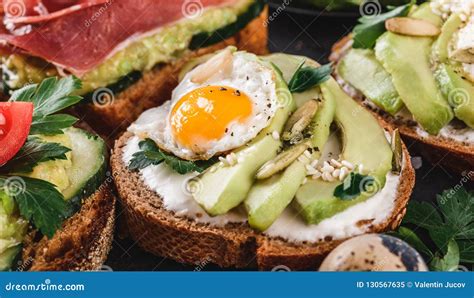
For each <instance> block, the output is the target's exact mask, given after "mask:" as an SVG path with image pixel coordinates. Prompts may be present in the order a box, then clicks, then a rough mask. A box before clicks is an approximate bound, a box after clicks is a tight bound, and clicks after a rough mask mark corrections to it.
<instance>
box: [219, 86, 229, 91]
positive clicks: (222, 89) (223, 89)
mask: <svg viewBox="0 0 474 298" xmlns="http://www.w3.org/2000/svg"><path fill="white" fill-rule="evenodd" d="M219 90H220V91H227V88H224V87H221V88H220V89H219Z"/></svg>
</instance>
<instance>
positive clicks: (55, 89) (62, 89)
mask: <svg viewBox="0 0 474 298" xmlns="http://www.w3.org/2000/svg"><path fill="white" fill-rule="evenodd" d="M80 88H82V83H81V80H79V79H78V78H76V77H75V76H69V77H66V78H63V79H60V80H58V79H57V78H56V77H50V78H47V79H45V80H43V81H42V82H41V84H40V85H39V86H38V85H37V84H33V85H28V86H26V87H23V88H21V89H19V90H16V91H14V92H13V93H12V96H11V97H10V101H27V102H32V103H33V104H34V107H35V108H34V111H33V116H47V115H51V114H53V113H56V112H58V111H60V110H63V109H65V108H67V107H69V106H71V105H74V104H76V103H78V102H79V101H81V99H82V97H80V96H77V95H70V94H72V93H73V92H74V91H75V90H79V89H80Z"/></svg>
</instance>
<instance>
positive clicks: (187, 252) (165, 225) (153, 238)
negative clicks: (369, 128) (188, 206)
mask: <svg viewBox="0 0 474 298" xmlns="http://www.w3.org/2000/svg"><path fill="white" fill-rule="evenodd" d="M130 137H131V134H130V133H128V132H127V133H125V134H124V135H123V136H122V137H121V138H120V139H118V140H117V141H116V143H115V149H114V153H113V154H112V157H111V167H112V172H113V175H114V182H115V184H116V187H117V190H118V194H119V198H120V202H121V203H122V206H123V209H124V215H125V220H126V223H127V226H128V228H129V231H130V235H131V236H132V237H133V238H134V239H135V240H136V241H137V243H138V245H139V246H140V247H142V248H143V249H145V250H147V251H149V252H151V253H153V254H156V255H159V256H164V257H167V258H171V259H174V260H176V261H179V262H182V263H188V264H202V263H203V262H205V263H209V262H211V263H215V264H217V265H219V266H221V267H237V268H242V267H250V268H255V267H257V268H258V269H260V270H272V269H273V268H275V267H277V266H279V265H284V266H287V267H288V268H290V269H291V270H314V269H316V268H317V266H319V264H320V263H321V262H322V260H323V258H324V257H325V256H326V255H327V254H328V253H329V252H330V251H331V250H332V249H333V248H334V247H336V246H337V245H338V244H339V243H340V242H341V241H343V240H337V241H333V240H330V239H326V240H325V241H324V242H322V243H317V244H294V243H289V242H286V241H283V240H280V239H275V238H269V237H267V236H265V235H263V234H260V233H257V232H255V231H254V230H252V229H251V228H250V227H249V226H248V225H247V224H229V225H227V226H225V227H223V228H219V227H214V226H210V225H206V224H199V223H196V222H194V221H193V220H189V219H185V218H179V217H176V216H175V215H174V214H173V213H172V212H170V211H168V210H166V209H164V208H163V205H162V199H161V197H160V196H158V195H157V194H156V193H155V192H153V191H152V190H150V189H149V188H148V187H147V186H146V185H145V184H144V182H143V181H142V180H141V178H140V176H139V173H138V172H130V171H129V170H128V169H127V167H126V165H125V164H124V162H123V161H122V150H123V147H124V146H125V145H126V142H127V140H128V139H129V138H130ZM403 150H404V158H405V161H404V162H405V167H404V169H403V172H402V175H403V176H402V177H403V178H402V179H401V184H400V185H399V188H398V198H397V200H396V204H395V208H394V211H393V212H392V214H391V216H390V217H389V218H387V220H386V221H384V222H383V223H381V224H379V225H376V226H372V227H371V228H370V231H371V232H383V231H385V230H388V229H395V228H396V227H397V226H398V225H399V224H400V222H401V220H402V218H403V216H404V214H405V212H406V204H407V203H408V200H409V197H410V194H411V192H412V189H413V186H414V183H415V173H414V170H413V168H412V166H411V163H410V157H409V155H408V151H407V150H406V147H405V146H403Z"/></svg>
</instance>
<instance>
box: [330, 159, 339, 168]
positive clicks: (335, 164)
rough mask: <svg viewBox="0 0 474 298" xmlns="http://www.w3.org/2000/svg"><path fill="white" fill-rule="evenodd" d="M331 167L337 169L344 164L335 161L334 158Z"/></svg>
mask: <svg viewBox="0 0 474 298" xmlns="http://www.w3.org/2000/svg"><path fill="white" fill-rule="evenodd" d="M331 165H332V166H334V167H335V168H340V167H341V166H342V164H341V163H340V162H338V161H337V160H335V159H334V158H333V159H331Z"/></svg>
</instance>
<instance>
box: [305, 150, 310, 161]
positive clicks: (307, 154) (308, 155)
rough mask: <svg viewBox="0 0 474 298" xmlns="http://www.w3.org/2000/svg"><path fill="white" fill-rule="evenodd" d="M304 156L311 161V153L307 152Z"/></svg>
mask: <svg viewBox="0 0 474 298" xmlns="http://www.w3.org/2000/svg"><path fill="white" fill-rule="evenodd" d="M303 154H304V156H306V157H307V158H308V159H310V160H311V153H309V151H308V150H305V151H304V153H303Z"/></svg>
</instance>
